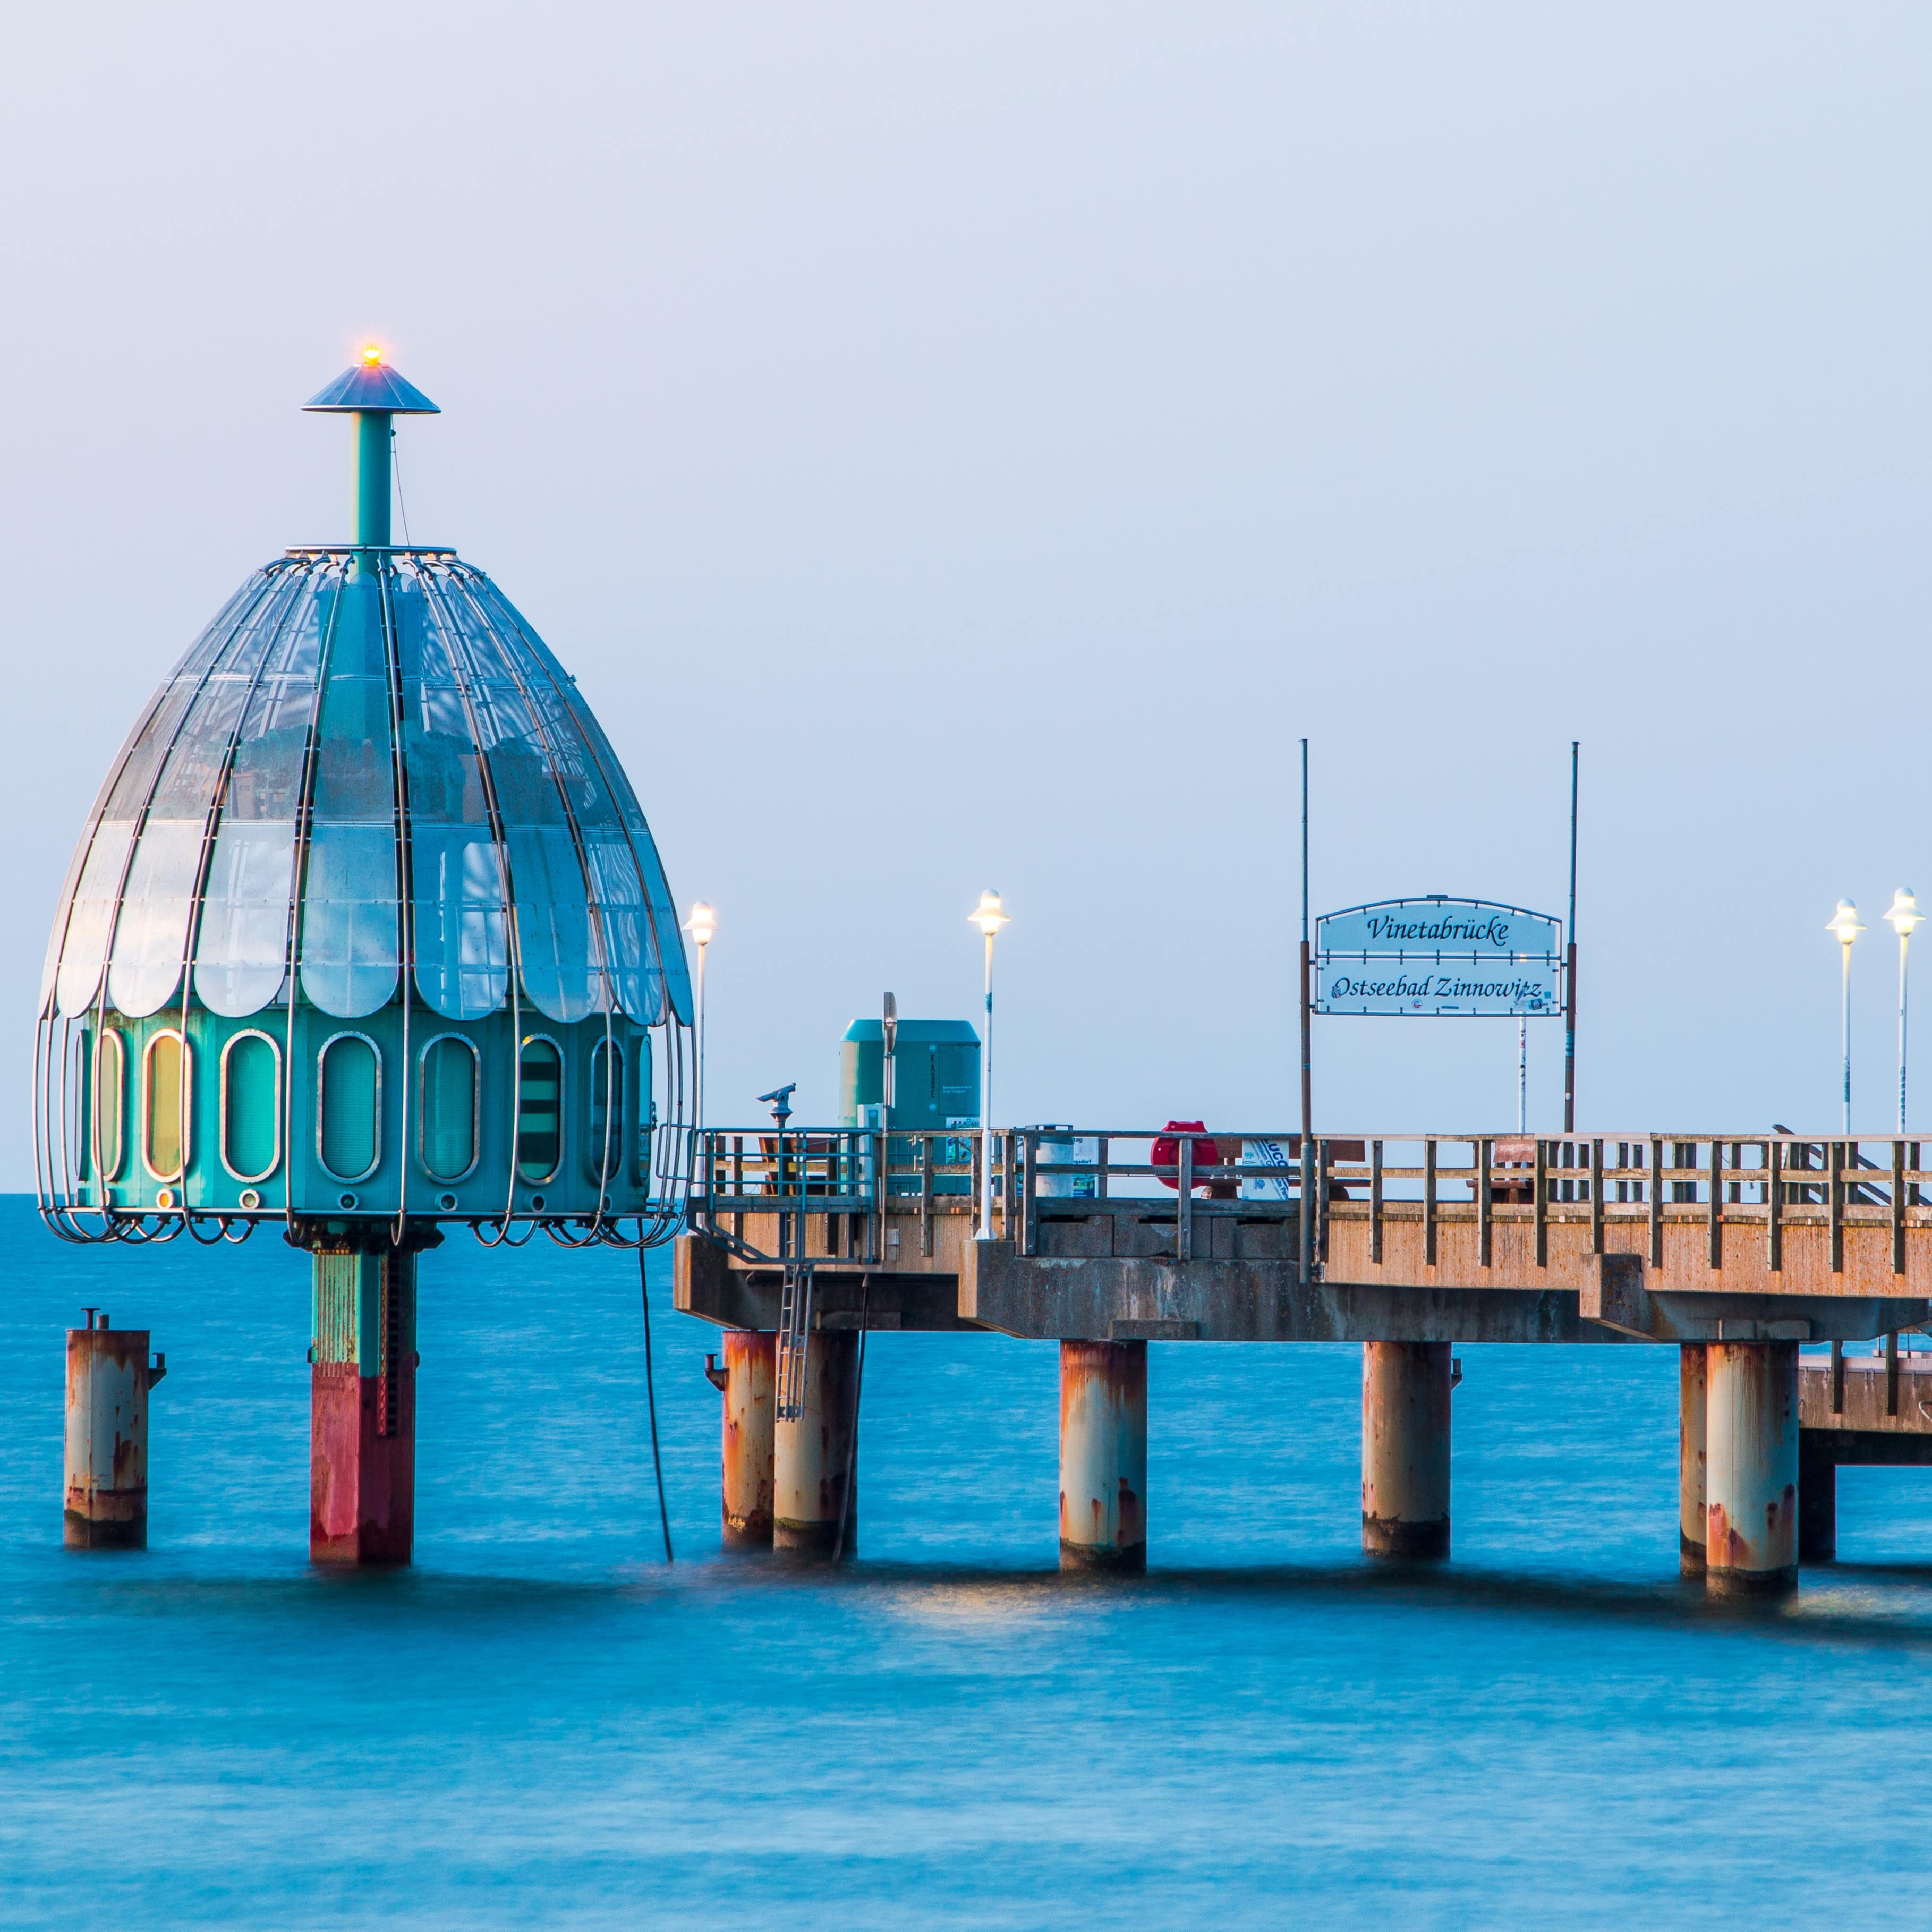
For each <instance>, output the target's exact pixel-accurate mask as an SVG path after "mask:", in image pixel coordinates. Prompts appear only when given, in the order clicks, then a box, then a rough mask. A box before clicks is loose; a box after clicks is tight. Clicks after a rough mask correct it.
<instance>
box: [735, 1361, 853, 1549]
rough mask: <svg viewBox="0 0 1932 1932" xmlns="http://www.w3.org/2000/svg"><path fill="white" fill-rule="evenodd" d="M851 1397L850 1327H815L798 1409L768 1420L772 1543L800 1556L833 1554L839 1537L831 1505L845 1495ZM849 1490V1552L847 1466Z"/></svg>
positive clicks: (848, 1543) (848, 1544) (848, 1536)
mask: <svg viewBox="0 0 1932 1932" xmlns="http://www.w3.org/2000/svg"><path fill="white" fill-rule="evenodd" d="M774 1340H775V1338H774ZM727 1399H728V1398H727ZM858 1401H859V1335H858V1331H857V1330H856V1329H852V1328H836V1329H831V1330H826V1329H817V1330H814V1331H813V1333H812V1334H811V1337H810V1339H809V1340H808V1343H807V1345H806V1348H805V1401H804V1405H803V1413H802V1414H801V1415H798V1416H797V1417H796V1418H792V1419H790V1420H787V1419H786V1418H784V1417H778V1418H776V1420H775V1421H774V1423H773V1424H772V1547H773V1548H774V1549H777V1550H792V1551H794V1552H796V1553H798V1554H799V1555H801V1556H830V1555H831V1554H832V1545H833V1544H835V1542H836V1541H838V1511H839V1506H840V1504H841V1501H842V1500H843V1499H844V1493H845V1487H846V1470H847V1458H848V1457H850V1454H851V1453H852V1442H853V1423H854V1422H855V1421H856V1419H857V1410H858ZM774 1406H775V1405H774ZM851 1491H852V1493H851V1501H850V1504H849V1505H847V1511H846V1517H845V1549H846V1551H847V1554H850V1552H851V1551H852V1550H853V1549H854V1548H855V1547H856V1546H857V1544H858V1540H859V1472H858V1471H857V1469H856V1468H853V1469H852V1472H851Z"/></svg>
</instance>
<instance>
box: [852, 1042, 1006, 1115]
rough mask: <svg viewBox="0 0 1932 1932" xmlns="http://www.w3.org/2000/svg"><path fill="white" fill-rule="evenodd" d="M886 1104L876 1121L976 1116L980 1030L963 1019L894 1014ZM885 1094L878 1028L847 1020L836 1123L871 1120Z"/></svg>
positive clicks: (882, 1045) (883, 1047) (883, 1046)
mask: <svg viewBox="0 0 1932 1932" xmlns="http://www.w3.org/2000/svg"><path fill="white" fill-rule="evenodd" d="M892 1058H893V1061H894V1062H895V1070H894V1077H893V1083H892V1085H893V1093H892V1112H891V1114H890V1115H889V1117H888V1118H886V1120H885V1121H884V1122H883V1125H884V1126H886V1127H892V1128H897V1129H898V1130H901V1131H902V1132H904V1133H944V1132H945V1131H946V1130H947V1128H948V1127H977V1126H978V1125H979V1124H980V1036H979V1035H978V1034H977V1033H975V1032H974V1031H973V1029H972V1028H971V1026H969V1025H968V1024H967V1022H965V1021H964V1020H901V1021H900V1022H898V1027H897V1028H896V1030H895V1039H894V1041H893V1054H892ZM885 1097H886V1029H885V1023H884V1022H883V1021H882V1020H854V1021H853V1022H852V1024H851V1025H850V1026H849V1027H847V1028H846V1029H845V1037H844V1040H842V1041H841V1042H840V1043H839V1048H838V1124H839V1125H840V1126H841V1127H874V1126H877V1125H879V1124H881V1123H880V1121H879V1118H878V1116H877V1114H876V1113H873V1112H861V1111H860V1109H874V1108H877V1107H878V1106H881V1105H882V1104H883V1102H884V1100H885Z"/></svg>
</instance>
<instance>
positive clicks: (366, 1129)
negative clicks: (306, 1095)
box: [316, 1033, 383, 1181]
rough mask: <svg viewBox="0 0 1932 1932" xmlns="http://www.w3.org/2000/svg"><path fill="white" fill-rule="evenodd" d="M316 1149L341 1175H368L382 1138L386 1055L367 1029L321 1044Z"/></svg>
mask: <svg viewBox="0 0 1932 1932" xmlns="http://www.w3.org/2000/svg"><path fill="white" fill-rule="evenodd" d="M320 1072H321V1076H322V1077H321V1080H320V1087H321V1090H322V1091H321V1094H320V1097H319V1105H318V1109H317V1131H316V1143H317V1145H316V1151H317V1153H318V1154H320V1156H321V1158H322V1164H323V1166H324V1167H326V1169H328V1170H329V1172H330V1173H331V1174H332V1175H334V1176H335V1178H336V1179H337V1180H338V1181H365V1180H367V1179H368V1177H369V1176H370V1175H372V1174H374V1172H375V1171H376V1163H377V1160H378V1159H379V1158H380V1149H381V1148H382V1145H383V1061H382V1056H381V1055H380V1054H379V1053H378V1052H377V1051H376V1043H375V1042H374V1040H371V1039H370V1038H369V1037H368V1035H367V1034H359V1033H339V1034H336V1035H335V1037H334V1038H333V1039H332V1040H329V1041H327V1042H326V1043H325V1044H324V1045H323V1049H322V1058H321V1062H320Z"/></svg>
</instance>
